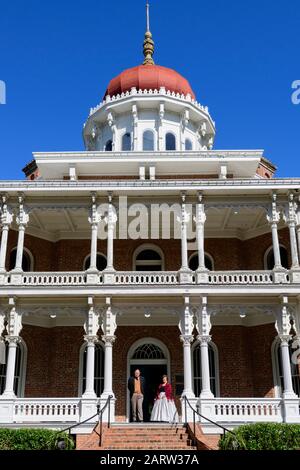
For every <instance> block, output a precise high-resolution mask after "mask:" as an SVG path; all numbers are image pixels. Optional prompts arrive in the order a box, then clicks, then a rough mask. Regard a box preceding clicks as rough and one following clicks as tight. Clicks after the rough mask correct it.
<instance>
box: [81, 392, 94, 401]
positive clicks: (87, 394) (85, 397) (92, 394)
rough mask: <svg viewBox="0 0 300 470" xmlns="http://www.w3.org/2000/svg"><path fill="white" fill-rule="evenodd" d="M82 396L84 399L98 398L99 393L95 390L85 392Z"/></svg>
mask: <svg viewBox="0 0 300 470" xmlns="http://www.w3.org/2000/svg"><path fill="white" fill-rule="evenodd" d="M82 398H83V399H84V400H96V399H97V395H96V393H95V392H84V394H83V395H82Z"/></svg>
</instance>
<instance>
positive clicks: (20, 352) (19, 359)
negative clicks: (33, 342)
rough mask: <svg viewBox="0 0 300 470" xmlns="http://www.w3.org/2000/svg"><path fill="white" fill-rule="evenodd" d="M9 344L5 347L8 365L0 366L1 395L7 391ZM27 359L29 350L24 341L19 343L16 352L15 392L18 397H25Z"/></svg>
mask: <svg viewBox="0 0 300 470" xmlns="http://www.w3.org/2000/svg"><path fill="white" fill-rule="evenodd" d="M8 349H9V348H8V344H7V343H6V345H5V360H6V364H0V395H2V393H3V392H4V390H5V379H6V367H7V360H8ZM26 358H27V348H26V344H25V343H24V341H23V340H22V341H21V342H20V343H17V350H16V367H15V378H14V392H15V395H16V396H17V397H23V396H24V389H25V375H26Z"/></svg>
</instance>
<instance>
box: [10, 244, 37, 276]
mask: <svg viewBox="0 0 300 470" xmlns="http://www.w3.org/2000/svg"><path fill="white" fill-rule="evenodd" d="M16 257H17V248H13V249H12V250H11V252H10V255H9V266H8V269H9V271H11V270H12V269H14V268H15V265H16ZM22 269H23V271H24V272H29V271H33V256H32V253H31V252H30V251H29V250H27V248H24V249H23V258H22Z"/></svg>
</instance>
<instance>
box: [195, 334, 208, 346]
mask: <svg viewBox="0 0 300 470" xmlns="http://www.w3.org/2000/svg"><path fill="white" fill-rule="evenodd" d="M197 340H198V341H199V343H207V344H208V343H209V342H210V341H211V336H210V335H207V336H204V335H198V336H197Z"/></svg>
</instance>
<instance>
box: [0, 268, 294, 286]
mask: <svg viewBox="0 0 300 470" xmlns="http://www.w3.org/2000/svg"><path fill="white" fill-rule="evenodd" d="M296 274H297V273H296ZM299 282H300V279H299V278H298V276H295V273H294V272H293V271H288V270H281V271H278V272H276V271H266V270H265V271H204V272H199V273H197V272H193V271H190V272H181V271H113V272H105V271H102V272H98V273H96V274H92V275H90V274H88V273H87V272H84V271H82V272H72V271H69V272H62V271H60V272H24V273H6V274H2V275H1V276H0V285H2V286H24V287H25V286H28V287H40V286H55V287H58V286H71V287H76V286H81V287H82V286H89V285H97V286H102V285H118V286H170V285H171V286H177V285H178V286H179V285H184V284H188V285H194V286H195V285H208V286H233V285H234V286H270V285H273V284H275V285H276V284H277V285H278V284H283V285H290V284H298V283H299Z"/></svg>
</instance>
